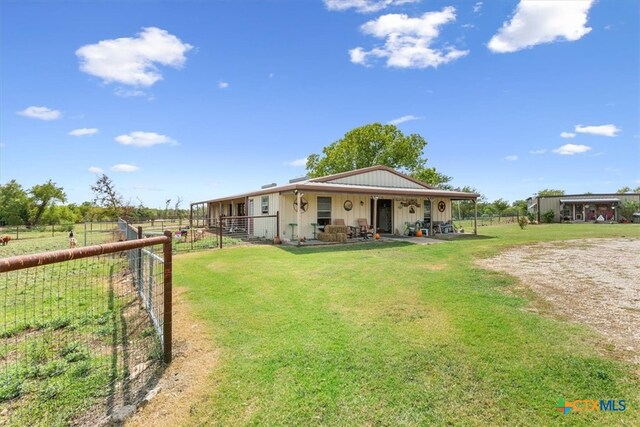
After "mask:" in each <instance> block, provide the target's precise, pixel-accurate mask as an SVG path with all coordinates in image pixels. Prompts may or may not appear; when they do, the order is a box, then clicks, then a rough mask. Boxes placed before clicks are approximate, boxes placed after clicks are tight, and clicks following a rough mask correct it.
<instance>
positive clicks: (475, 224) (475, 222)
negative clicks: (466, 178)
mask: <svg viewBox="0 0 640 427" xmlns="http://www.w3.org/2000/svg"><path fill="white" fill-rule="evenodd" d="M473 234H474V235H476V236H477V235H478V199H473Z"/></svg>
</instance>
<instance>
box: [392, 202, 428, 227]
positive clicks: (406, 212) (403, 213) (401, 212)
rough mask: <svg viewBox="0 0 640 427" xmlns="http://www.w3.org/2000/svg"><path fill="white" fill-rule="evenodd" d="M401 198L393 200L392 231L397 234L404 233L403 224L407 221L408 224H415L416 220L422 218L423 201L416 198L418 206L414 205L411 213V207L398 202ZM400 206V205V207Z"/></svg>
mask: <svg viewBox="0 0 640 427" xmlns="http://www.w3.org/2000/svg"><path fill="white" fill-rule="evenodd" d="M401 202H402V200H394V201H393V205H392V206H393V209H392V210H393V213H392V215H393V232H394V233H397V234H403V233H404V224H405V222H408V223H410V224H412V225H413V224H415V223H416V221H422V219H423V218H424V205H423V203H424V201H423V200H420V199H418V203H419V204H420V207H417V206H414V207H413V211H414V212H413V213H411V208H410V207H408V206H402V205H401V204H400V203H401ZM401 206H402V207H401Z"/></svg>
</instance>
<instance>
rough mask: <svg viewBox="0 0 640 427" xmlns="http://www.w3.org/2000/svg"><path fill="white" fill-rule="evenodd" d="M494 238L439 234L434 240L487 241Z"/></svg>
mask: <svg viewBox="0 0 640 427" xmlns="http://www.w3.org/2000/svg"><path fill="white" fill-rule="evenodd" d="M495 238H496V236H486V235H480V234H479V235H477V236H476V235H475V234H455V233H453V234H439V235H438V237H436V238H435V239H437V240H446V241H456V240H488V239H495Z"/></svg>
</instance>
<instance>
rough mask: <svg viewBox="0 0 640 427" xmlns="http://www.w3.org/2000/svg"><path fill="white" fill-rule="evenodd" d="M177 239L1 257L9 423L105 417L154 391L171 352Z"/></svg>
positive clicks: (3, 420)
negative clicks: (174, 248) (174, 262)
mask: <svg viewBox="0 0 640 427" xmlns="http://www.w3.org/2000/svg"><path fill="white" fill-rule="evenodd" d="M171 240H172V239H171V235H170V234H169V233H167V234H166V235H163V236H157V237H153V238H148V239H138V240H134V241H124V242H115V243H107V244H103V245H95V246H88V247H81V248H74V249H66V250H59V251H52V252H44V253H39V254H34V255H22V256H16V257H11V258H2V259H0V306H1V310H2V311H1V312H0V414H1V415H0V424H2V425H5V424H6V425H11V426H12V425H15V426H19V425H68V424H97V423H99V422H100V420H103V421H104V420H105V419H106V420H108V419H109V417H110V416H111V415H113V414H114V413H116V412H117V411H118V410H119V409H120V408H122V407H126V406H127V405H132V404H135V403H137V402H138V401H139V400H140V399H141V398H142V397H144V395H145V394H146V392H147V391H148V390H149V388H150V387H152V386H153V385H154V384H155V382H156V381H157V379H158V378H159V374H160V373H161V371H162V369H163V366H164V364H165V363H168V362H170V361H171V305H172V298H171V295H172V290H171V289H172V284H171V278H172V274H171V269H172V261H171V257H172V250H171ZM132 261H133V262H132ZM132 266H133V267H134V268H132Z"/></svg>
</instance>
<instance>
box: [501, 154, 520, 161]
mask: <svg viewBox="0 0 640 427" xmlns="http://www.w3.org/2000/svg"><path fill="white" fill-rule="evenodd" d="M504 159H505V160H509V161H510V162H515V161H516V160H518V156H517V155H512V156H507V157H505V158H504Z"/></svg>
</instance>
